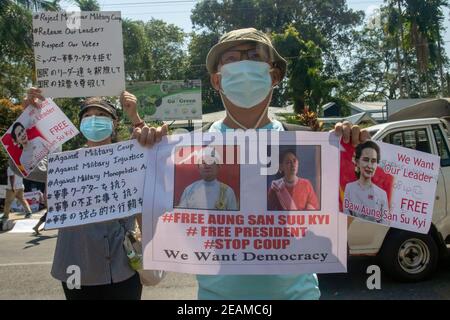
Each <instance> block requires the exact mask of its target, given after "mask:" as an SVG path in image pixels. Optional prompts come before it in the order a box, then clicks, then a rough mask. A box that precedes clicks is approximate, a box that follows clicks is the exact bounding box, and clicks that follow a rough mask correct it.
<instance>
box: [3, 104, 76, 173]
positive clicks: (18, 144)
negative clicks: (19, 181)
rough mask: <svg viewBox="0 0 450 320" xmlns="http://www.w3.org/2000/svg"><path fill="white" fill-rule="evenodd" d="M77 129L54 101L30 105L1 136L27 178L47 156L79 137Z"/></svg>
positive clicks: (9, 152)
mask: <svg viewBox="0 0 450 320" xmlns="http://www.w3.org/2000/svg"><path fill="white" fill-rule="evenodd" d="M78 133H79V132H78V130H77V128H76V127H75V126H74V125H73V123H72V122H71V121H70V120H69V118H67V116H66V115H65V114H64V113H63V112H62V111H61V109H60V108H59V107H58V106H57V105H56V104H55V103H54V102H53V100H52V99H50V98H47V99H45V100H44V101H43V102H42V103H41V104H40V105H39V108H36V107H33V106H28V107H27V108H26V109H25V110H24V112H23V113H22V114H21V115H20V117H19V118H17V120H16V121H15V122H14V123H13V125H12V126H11V127H10V128H9V129H8V131H7V132H6V133H5V134H4V135H3V137H2V144H3V146H4V148H5V149H6V151H7V152H8V154H9V156H10V157H11V159H12V160H13V162H14V163H15V165H16V166H17V168H19V169H20V171H21V172H22V174H23V175H24V176H28V174H29V173H30V172H31V171H33V169H34V168H35V167H36V165H37V164H38V163H39V161H41V160H42V159H43V158H44V157H45V156H46V155H47V154H49V153H50V152H53V151H55V150H57V148H58V147H59V146H61V145H62V144H63V143H64V142H66V141H68V140H70V139H72V138H73V137H75V136H76V135H77V134H78Z"/></svg>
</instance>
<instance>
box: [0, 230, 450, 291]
mask: <svg viewBox="0 0 450 320" xmlns="http://www.w3.org/2000/svg"><path fill="white" fill-rule="evenodd" d="M56 236H57V233H56V232H53V231H52V232H50V231H48V232H43V234H42V236H40V237H35V236H32V235H31V234H26V233H15V234H14V233H0V244H1V247H0V299H64V294H63V291H62V289H61V287H60V284H59V282H58V281H56V280H54V279H53V278H52V277H51V276H50V268H51V261H52V259H53V252H54V247H55V243H56ZM371 264H376V260H375V259H373V258H360V257H358V258H355V257H352V258H350V259H349V273H347V274H327V275H320V276H319V280H320V287H321V290H322V298H323V299H450V263H449V262H448V261H445V262H444V263H442V264H441V265H440V267H439V270H438V272H437V273H436V274H435V276H434V277H433V279H432V280H431V281H426V282H422V283H416V284H403V283H397V282H394V281H393V280H390V279H389V278H387V277H384V276H382V278H381V279H382V280H381V290H372V291H371V290H368V289H367V287H366V279H367V277H368V275H367V274H366V268H367V266H368V265H371ZM196 290H197V286H196V283H195V278H194V276H192V275H185V274H176V273H172V274H169V276H168V277H167V278H166V279H164V280H163V281H162V282H161V283H160V284H159V285H157V286H155V287H145V288H144V291H143V299H180V300H182V299H195V298H196Z"/></svg>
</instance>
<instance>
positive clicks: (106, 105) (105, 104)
mask: <svg viewBox="0 0 450 320" xmlns="http://www.w3.org/2000/svg"><path fill="white" fill-rule="evenodd" d="M91 107H96V108H100V109H103V110H105V111H106V112H108V113H109V114H110V115H111V116H112V117H113V119H114V120H117V119H118V116H117V110H116V107H115V106H114V105H113V104H112V103H111V102H110V101H107V100H104V99H95V98H90V99H87V100H86V101H85V103H83V104H82V105H81V109H80V112H79V113H78V117H79V119H80V121H81V117H82V116H83V114H84V113H85V112H86V111H87V109H89V108H91Z"/></svg>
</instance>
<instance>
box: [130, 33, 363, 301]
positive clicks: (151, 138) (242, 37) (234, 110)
mask: <svg viewBox="0 0 450 320" xmlns="http://www.w3.org/2000/svg"><path fill="white" fill-rule="evenodd" d="M286 65H287V63H286V60H285V59H283V58H282V57H281V55H280V54H279V53H278V52H277V50H276V49H275V48H274V47H273V45H272V42H271V40H270V38H269V37H268V36H267V35H266V34H264V33H263V32H261V31H258V30H256V29H254V28H246V29H239V30H233V31H230V32H228V33H227V34H225V35H223V36H222V37H221V38H220V40H219V42H218V43H217V44H216V45H215V46H213V47H212V48H211V50H210V51H209V53H208V56H207V58H206V67H207V69H208V72H209V73H210V77H211V78H210V80H211V84H212V86H213V88H214V89H216V90H217V91H218V92H219V94H220V96H221V99H222V102H223V105H224V108H225V110H226V116H225V118H224V119H222V120H219V121H216V122H214V123H210V124H207V125H206V126H204V127H203V130H204V131H208V132H225V131H226V130H233V129H244V130H245V129H268V130H278V131H284V130H289V131H292V130H294V131H295V130H308V128H305V127H301V126H298V125H290V124H286V123H281V122H280V121H277V120H271V119H269V117H268V114H267V109H268V107H269V104H270V102H271V99H272V92H273V88H274V87H275V86H276V85H278V84H279V83H280V82H281V81H282V79H283V78H284V76H285V74H286ZM163 131H164V130H163V129H162V128H148V127H144V128H143V129H140V128H137V129H135V131H134V132H133V135H134V137H136V138H137V139H138V141H140V142H141V144H144V145H147V146H151V145H153V144H154V143H155V142H157V141H159V140H160V138H161V134H159V133H160V132H163ZM335 132H336V134H337V135H339V136H341V135H342V136H343V139H344V142H346V143H348V142H349V141H350V139H351V141H352V143H353V144H355V145H356V144H358V143H359V142H360V141H365V140H366V139H368V138H369V135H368V133H367V132H366V131H360V129H359V127H358V126H351V124H350V123H348V122H347V123H343V124H342V123H338V124H337V125H336V127H335ZM197 280H198V288H199V289H198V298H199V299H247V300H248V299H318V298H319V297H320V291H319V286H318V280H317V276H316V275H315V274H288V275H198V276H197Z"/></svg>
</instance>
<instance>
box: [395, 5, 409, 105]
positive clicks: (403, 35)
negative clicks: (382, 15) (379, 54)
mask: <svg viewBox="0 0 450 320" xmlns="http://www.w3.org/2000/svg"><path fill="white" fill-rule="evenodd" d="M397 6H398V12H399V14H400V40H401V43H402V50H403V62H404V66H405V67H404V70H405V81H406V95H407V97H408V98H409V97H410V95H411V90H410V87H409V85H410V84H409V75H408V56H407V52H406V49H405V33H404V30H403V19H402V17H403V15H402V7H401V5H400V0H397Z"/></svg>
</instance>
